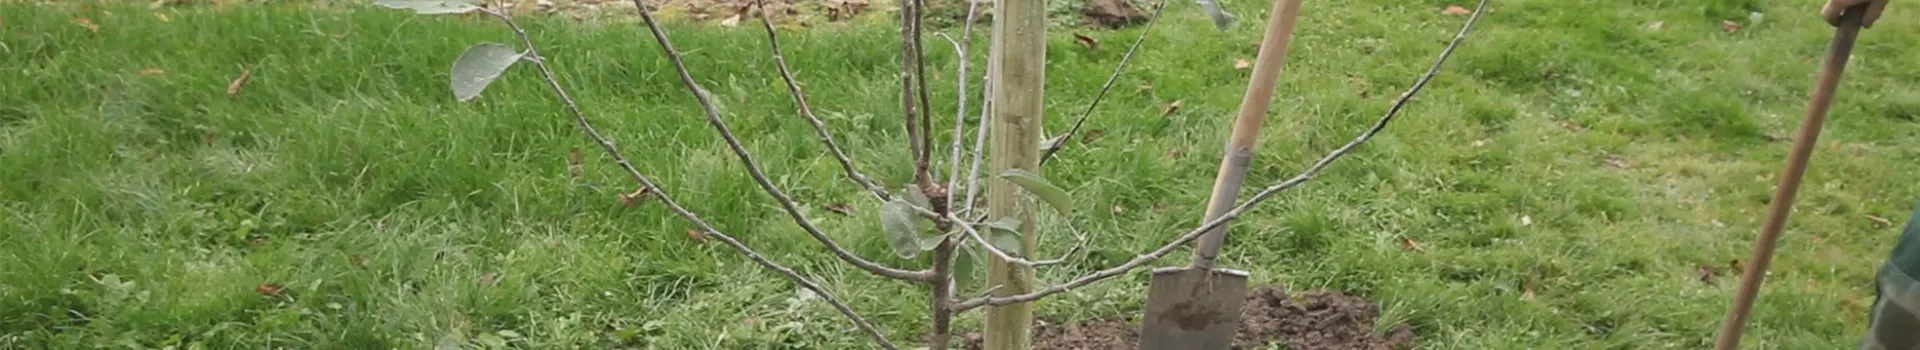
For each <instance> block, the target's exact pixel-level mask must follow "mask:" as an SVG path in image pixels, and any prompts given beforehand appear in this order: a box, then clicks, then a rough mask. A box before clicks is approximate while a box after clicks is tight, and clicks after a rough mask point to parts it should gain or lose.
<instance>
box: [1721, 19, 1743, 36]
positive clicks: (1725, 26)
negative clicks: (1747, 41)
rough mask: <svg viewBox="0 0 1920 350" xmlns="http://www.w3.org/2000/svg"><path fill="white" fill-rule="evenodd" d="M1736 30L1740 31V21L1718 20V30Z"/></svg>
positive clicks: (1724, 31)
mask: <svg viewBox="0 0 1920 350" xmlns="http://www.w3.org/2000/svg"><path fill="white" fill-rule="evenodd" d="M1738 31H1740V22H1734V21H1730V20H1724V19H1723V20H1720V32H1723V33H1728V34H1732V33H1733V32H1738Z"/></svg>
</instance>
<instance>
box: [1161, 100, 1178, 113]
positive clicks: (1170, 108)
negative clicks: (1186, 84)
mask: <svg viewBox="0 0 1920 350" xmlns="http://www.w3.org/2000/svg"><path fill="white" fill-rule="evenodd" d="M1181 103H1184V100H1173V102H1169V103H1167V107H1166V108H1162V109H1161V110H1160V116H1161V117H1166V116H1169V115H1173V112H1177V111H1180V104H1181Z"/></svg>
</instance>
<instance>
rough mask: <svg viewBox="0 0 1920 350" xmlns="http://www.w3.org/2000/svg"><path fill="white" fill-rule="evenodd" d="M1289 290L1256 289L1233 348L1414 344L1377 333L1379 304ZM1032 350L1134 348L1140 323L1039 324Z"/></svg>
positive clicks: (1361, 348) (1332, 349)
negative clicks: (1296, 296)
mask: <svg viewBox="0 0 1920 350" xmlns="http://www.w3.org/2000/svg"><path fill="white" fill-rule="evenodd" d="M1283 288H1284V287H1281V286H1278V285H1266V286H1260V287H1258V288H1254V289H1253V290H1252V291H1250V292H1249V293H1248V295H1247V303H1246V305H1245V306H1243V307H1241V310H1240V321H1241V323H1240V331H1239V332H1238V333H1237V334H1236V336H1235V339H1234V342H1233V344H1234V345H1233V348H1234V350H1255V349H1265V348H1266V347H1267V346H1266V345H1267V344H1283V345H1285V348H1286V349H1295V350H1402V349H1410V348H1412V347H1413V345H1414V339H1413V330H1412V329H1410V328H1408V327H1407V325H1406V324H1405V323H1402V324H1399V325H1396V326H1395V327H1394V328H1393V330H1392V331H1389V332H1387V334H1384V335H1382V334H1375V333H1374V332H1373V324H1374V321H1375V320H1376V319H1378V318H1379V316H1380V308H1379V306H1376V305H1374V304H1373V303H1372V302H1369V301H1367V300H1366V299H1362V298H1360V297H1356V296H1351V295H1346V294H1342V293H1340V292H1337V291H1324V290H1322V291H1312V292H1307V293H1302V294H1300V295H1299V299H1300V300H1298V301H1296V300H1294V299H1292V298H1288V297H1287V293H1286V291H1285V290H1284V289H1283ZM1035 323H1036V324H1035V327H1034V335H1033V340H1034V344H1033V348H1034V349H1038V350H1096V349H1098V350H1107V349H1129V350H1130V349H1134V347H1135V346H1137V340H1138V339H1139V337H1140V332H1139V330H1140V329H1139V328H1140V324H1139V323H1138V321H1136V320H1134V319H1133V317H1126V318H1113V319H1106V320H1095V321H1087V322H1079V323H1071V324H1054V323H1051V322H1046V321H1036V322H1035ZM965 340H966V349H968V350H979V349H980V348H981V338H980V334H979V333H977V332H976V333H969V334H967V335H966V337H965Z"/></svg>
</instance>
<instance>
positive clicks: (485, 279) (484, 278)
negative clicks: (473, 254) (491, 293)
mask: <svg viewBox="0 0 1920 350" xmlns="http://www.w3.org/2000/svg"><path fill="white" fill-rule="evenodd" d="M493 276H494V273H492V272H488V273H483V274H480V283H483V284H484V283H493Z"/></svg>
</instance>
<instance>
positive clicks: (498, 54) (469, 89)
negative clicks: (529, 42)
mask: <svg viewBox="0 0 1920 350" xmlns="http://www.w3.org/2000/svg"><path fill="white" fill-rule="evenodd" d="M522 57H525V54H522V53H520V52H519V51H514V50H513V48H511V47H507V44H501V43H496V42H490V41H489V42H483V43H479V44H474V45H473V46H471V47H467V52H465V53H461V54H460V59H458V60H454V61H453V74H451V75H452V79H453V98H454V99H455V100H458V101H460V102H467V101H473V99H474V98H476V97H480V90H485V89H486V88H487V85H488V84H493V81H494V80H495V79H500V74H501V73H506V71H507V68H512V67H513V64H514V63H515V62H519V61H520V58H522Z"/></svg>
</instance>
